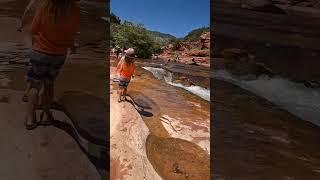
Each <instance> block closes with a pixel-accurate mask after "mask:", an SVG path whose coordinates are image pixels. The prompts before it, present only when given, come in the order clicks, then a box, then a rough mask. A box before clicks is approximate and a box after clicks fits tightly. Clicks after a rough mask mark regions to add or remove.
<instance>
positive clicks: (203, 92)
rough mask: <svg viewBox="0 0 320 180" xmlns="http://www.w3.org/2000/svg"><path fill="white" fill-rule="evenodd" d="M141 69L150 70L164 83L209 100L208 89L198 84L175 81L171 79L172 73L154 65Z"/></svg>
mask: <svg viewBox="0 0 320 180" xmlns="http://www.w3.org/2000/svg"><path fill="white" fill-rule="evenodd" d="M143 69H145V70H147V71H150V72H151V73H152V74H153V75H154V77H156V78H157V79H158V80H164V81H165V82H166V83H168V84H170V85H172V86H175V87H179V88H182V89H185V90H187V91H189V92H191V93H193V94H195V95H197V96H199V97H201V98H203V99H204V100H206V101H210V90H208V89H206V88H203V87H200V86H185V85H183V84H181V83H175V82H174V81H173V77H172V73H171V72H169V71H167V70H165V69H162V68H154V67H143Z"/></svg>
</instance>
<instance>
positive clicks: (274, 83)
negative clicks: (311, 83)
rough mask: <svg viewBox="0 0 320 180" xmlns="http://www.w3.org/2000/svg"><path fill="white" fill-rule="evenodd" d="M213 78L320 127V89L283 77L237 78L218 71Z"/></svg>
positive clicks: (223, 71)
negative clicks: (251, 93)
mask: <svg viewBox="0 0 320 180" xmlns="http://www.w3.org/2000/svg"><path fill="white" fill-rule="evenodd" d="M213 77H214V78H216V79H221V80H224V81H227V82H230V83H232V84H235V85H237V86H239V87H241V88H243V89H246V90H248V91H250V92H253V93H254V94H256V95H258V96H261V97H264V98H266V99H268V100H269V101H271V102H272V103H274V104H276V105H278V106H280V107H281V108H283V109H285V110H287V111H289V112H290V113H292V114H294V115H296V116H298V117H300V118H301V119H304V120H306V121H310V122H312V123H314V124H316V125H318V126H320V89H311V88H307V87H305V86H304V85H303V84H301V83H295V82H292V81H289V80H288V79H284V78H281V77H274V78H268V77H259V78H251V79H249V78H248V77H249V76H247V77H242V78H240V77H236V76H233V75H231V74H230V73H229V72H227V71H225V70H218V71H216V72H214V73H213Z"/></svg>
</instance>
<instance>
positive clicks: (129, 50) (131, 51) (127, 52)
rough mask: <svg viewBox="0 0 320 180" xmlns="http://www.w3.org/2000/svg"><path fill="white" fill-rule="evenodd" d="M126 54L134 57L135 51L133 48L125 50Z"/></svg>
mask: <svg viewBox="0 0 320 180" xmlns="http://www.w3.org/2000/svg"><path fill="white" fill-rule="evenodd" d="M124 52H125V53H126V56H132V55H134V49H133V48H129V49H127V50H125V51H124Z"/></svg>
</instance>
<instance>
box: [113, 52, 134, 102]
mask: <svg viewBox="0 0 320 180" xmlns="http://www.w3.org/2000/svg"><path fill="white" fill-rule="evenodd" d="M133 54H134V49H132V48H129V49H128V50H126V52H125V56H124V58H123V59H122V60H120V62H119V64H118V66H117V72H116V73H119V90H118V93H119V100H118V101H119V102H121V101H122V100H123V99H122V97H123V98H124V99H126V95H127V88H128V85H129V83H130V80H131V78H132V77H134V73H135V70H136V65H135V64H134V57H133Z"/></svg>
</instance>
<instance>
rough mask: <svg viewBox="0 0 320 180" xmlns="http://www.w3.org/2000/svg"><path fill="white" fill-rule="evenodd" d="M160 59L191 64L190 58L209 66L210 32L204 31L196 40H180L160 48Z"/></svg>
mask: <svg viewBox="0 0 320 180" xmlns="http://www.w3.org/2000/svg"><path fill="white" fill-rule="evenodd" d="M159 58H160V59H163V60H165V61H168V60H169V59H170V60H171V61H177V62H180V63H184V64H191V63H192V59H193V60H194V61H195V62H196V63H197V64H199V65H203V66H210V32H204V33H203V34H202V35H201V36H200V38H199V40H197V41H189V40H186V41H182V42H180V43H178V44H176V45H173V44H169V45H167V46H165V47H163V48H162V53H161V54H160V55H159Z"/></svg>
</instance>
